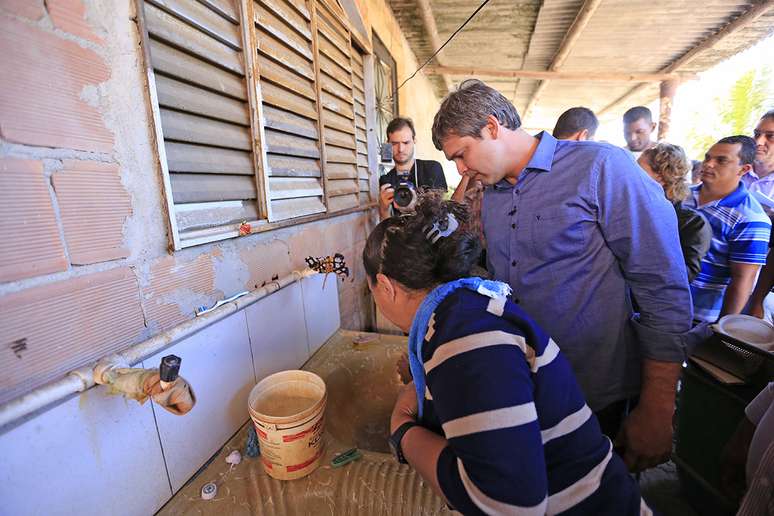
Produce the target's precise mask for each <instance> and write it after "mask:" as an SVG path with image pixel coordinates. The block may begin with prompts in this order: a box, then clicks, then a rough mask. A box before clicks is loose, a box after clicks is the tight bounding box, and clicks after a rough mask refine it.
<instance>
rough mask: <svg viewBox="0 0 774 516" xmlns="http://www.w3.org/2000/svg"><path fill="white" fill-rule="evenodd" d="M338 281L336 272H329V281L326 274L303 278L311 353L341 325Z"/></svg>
mask: <svg viewBox="0 0 774 516" xmlns="http://www.w3.org/2000/svg"><path fill="white" fill-rule="evenodd" d="M338 281H339V280H338V278H337V277H336V275H335V274H329V275H328V280H327V281H326V280H325V275H324V274H315V275H313V276H308V277H306V278H304V279H303V280H301V288H302V290H303V293H304V314H305V317H306V332H307V335H308V336H309V354H310V355H311V354H312V353H314V352H315V351H317V348H319V347H320V346H322V345H323V344H324V343H325V341H326V340H328V338H329V337H330V336H331V335H333V334H334V333H335V332H336V330H338V329H339V326H340V325H341V316H340V315H339V290H338V289H339V286H338V285H339V284H338ZM323 283H324V284H325V287H324V288H323Z"/></svg>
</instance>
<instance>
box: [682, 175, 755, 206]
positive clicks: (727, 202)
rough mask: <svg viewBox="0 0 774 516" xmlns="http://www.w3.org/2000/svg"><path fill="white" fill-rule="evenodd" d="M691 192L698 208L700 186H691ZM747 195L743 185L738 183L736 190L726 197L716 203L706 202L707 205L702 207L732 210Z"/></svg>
mask: <svg viewBox="0 0 774 516" xmlns="http://www.w3.org/2000/svg"><path fill="white" fill-rule="evenodd" d="M691 190H693V198H694V199H695V200H696V207H699V206H700V204H699V191H700V190H701V184H698V185H696V186H692V187H691ZM747 195H748V190H747V188H745V186H744V183H742V182H741V181H739V186H738V187H736V190H734V191H733V192H731V193H730V194H728V195H726V196H725V197H723V198H722V199H718V200H717V201H712V202H708V203H707V204H704V205H703V206H723V207H726V208H733V207H735V206H737V205H739V204H741V202H742V201H743V200H744V198H745V197H746V196H747Z"/></svg>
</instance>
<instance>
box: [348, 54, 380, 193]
mask: <svg viewBox="0 0 774 516" xmlns="http://www.w3.org/2000/svg"><path fill="white" fill-rule="evenodd" d="M350 55H351V56H352V84H353V86H354V88H353V90H352V91H353V93H354V100H355V103H354V106H355V140H356V145H357V179H358V192H359V193H358V195H359V200H360V205H361V206H367V205H368V204H369V203H370V202H371V201H372V200H374V201H375V200H376V197H375V192H374V194H373V195H372V193H371V173H370V170H369V167H368V132H367V129H366V110H365V78H364V67H363V55H362V54H361V53H360V51H359V50H358V49H357V48H356V47H355V46H354V45H353V46H352V47H351V52H350Z"/></svg>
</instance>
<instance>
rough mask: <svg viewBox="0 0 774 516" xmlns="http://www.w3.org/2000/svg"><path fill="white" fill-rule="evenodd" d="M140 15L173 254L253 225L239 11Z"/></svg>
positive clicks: (218, 5) (211, 6) (219, 4)
mask: <svg viewBox="0 0 774 516" xmlns="http://www.w3.org/2000/svg"><path fill="white" fill-rule="evenodd" d="M143 11H144V22H145V28H146V29H147V33H148V41H147V45H148V52H149V54H150V56H149V57H150V65H151V66H152V68H153V74H152V75H151V80H153V81H154V82H155V89H154V88H151V90H152V93H154V94H155V95H156V97H157V99H156V100H157V104H156V105H154V108H156V106H157V107H158V110H157V111H156V112H155V116H156V117H157V119H158V120H159V121H160V126H161V132H162V134H163V142H159V154H160V156H161V158H162V159H161V161H162V167H164V168H165V174H164V182H165V194H166V197H167V204H168V206H169V210H170V219H171V225H172V232H173V234H174V237H173V238H174V247H175V248H181V247H187V246H190V245H196V244H199V243H203V242H206V241H212V240H218V239H221V238H226V237H228V236H234V235H233V233H234V228H233V226H234V224H235V223H238V222H239V221H242V220H248V221H255V220H257V219H258V218H259V210H258V204H257V202H256V199H257V198H258V188H257V184H256V174H255V169H256V160H255V156H254V153H253V148H254V145H253V137H252V132H251V110H250V105H249V100H248V94H247V86H246V81H245V75H246V73H245V70H246V65H245V56H244V53H243V51H242V48H243V35H242V27H241V25H240V22H239V18H240V15H239V9H238V8H237V7H236V6H235V5H234V3H232V2H231V1H229V0H208V1H206V2H203V3H199V2H193V1H190V0H146V1H145V2H144V10H143ZM224 232H225V234H224Z"/></svg>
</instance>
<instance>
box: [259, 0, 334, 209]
mask: <svg viewBox="0 0 774 516" xmlns="http://www.w3.org/2000/svg"><path fill="white" fill-rule="evenodd" d="M254 11H255V24H256V35H257V40H258V41H257V42H258V49H257V50H258V70H259V74H260V91H261V94H260V96H261V100H262V104H261V110H262V118H263V125H264V134H265V139H264V146H265V150H266V170H267V175H268V199H269V203H268V206H269V212H268V216H269V220H270V221H276V220H283V219H288V218H292V217H301V216H304V215H310V214H314V213H320V212H324V211H325V204H324V202H323V175H322V167H321V154H320V141H319V140H320V137H319V131H320V126H319V115H318V111H319V110H318V106H317V87H316V73H315V65H314V47H313V37H312V16H311V13H310V12H309V10H308V9H307V7H306V4H305V3H304V2H300V1H298V0H295V1H293V0H291V1H286V0H261V1H258V2H255V5H254Z"/></svg>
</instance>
